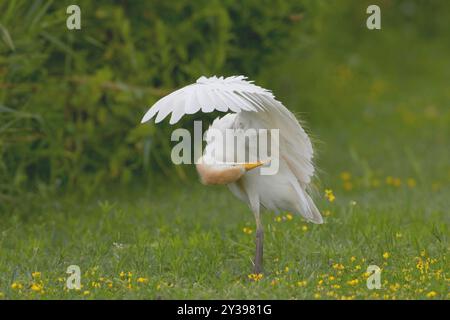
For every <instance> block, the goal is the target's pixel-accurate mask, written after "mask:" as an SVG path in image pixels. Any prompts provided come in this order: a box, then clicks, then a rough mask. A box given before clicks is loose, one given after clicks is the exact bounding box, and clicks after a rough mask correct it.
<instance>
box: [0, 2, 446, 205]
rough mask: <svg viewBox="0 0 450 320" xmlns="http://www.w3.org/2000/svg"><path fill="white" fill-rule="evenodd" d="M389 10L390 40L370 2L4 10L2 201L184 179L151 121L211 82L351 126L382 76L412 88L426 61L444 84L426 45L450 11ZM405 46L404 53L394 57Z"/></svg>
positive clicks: (439, 34) (380, 87) (0, 7)
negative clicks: (181, 91) (183, 91)
mask: <svg viewBox="0 0 450 320" xmlns="http://www.w3.org/2000/svg"><path fill="white" fill-rule="evenodd" d="M75 3H76V4H78V5H79V6H80V7H81V12H82V29H81V30H78V31H77V30H74V31H70V30H68V29H67V28H66V19H67V17H68V15H67V14H66V8H67V6H68V5H69V4H75ZM377 3H378V4H379V5H380V6H381V7H382V12H383V15H382V17H383V18H382V26H383V28H385V29H383V31H382V32H378V33H377V31H368V30H367V29H366V28H365V19H366V18H367V15H366V13H365V9H366V7H367V5H368V4H371V1H350V0H346V1H325V0H305V1H289V0H276V1H261V0H248V1H245V2H243V1H233V0H225V1H187V0H182V1H181V0H180V1H145V2H144V1H140V2H137V1H133V2H132V1H126V0H122V1H107V0H102V1H95V2H93V1H44V0H34V1H27V0H17V1H14V0H7V1H2V2H1V3H0V202H5V201H14V199H18V197H17V195H19V194H20V193H21V192H22V191H23V190H28V189H29V188H30V187H31V188H32V190H36V189H38V190H41V191H42V190H46V189H48V188H49V189H52V190H53V189H55V188H56V189H61V190H65V189H67V187H70V188H76V189H77V190H81V191H84V192H89V191H92V190H95V189H96V188H97V187H98V186H100V185H104V183H105V182H108V183H110V182H113V181H115V182H117V183H121V184H126V183H128V182H130V181H136V180H138V179H142V178H143V179H144V180H145V179H154V178H155V177H156V176H158V175H161V174H163V175H164V176H166V177H174V176H176V177H181V178H183V177H184V175H185V173H184V168H183V167H181V166H176V167H172V165H171V164H170V158H169V157H170V148H171V143H170V141H169V140H170V138H169V137H170V132H171V128H170V127H169V126H168V124H167V123H164V124H160V125H158V126H155V125H154V124H149V125H141V124H140V123H139V122H140V119H141V117H142V115H143V114H144V112H145V111H146V109H147V108H148V107H149V106H151V105H152V104H153V103H154V102H155V101H156V100H157V99H159V98H160V97H161V96H163V95H165V94H166V93H168V92H170V91H171V90H174V89H175V88H178V87H181V86H183V85H186V84H188V83H191V82H193V81H195V80H196V79H197V78H198V77H199V76H201V75H206V76H210V75H214V74H216V75H225V76H227V75H233V74H245V75H247V76H248V77H249V78H251V79H256V80H258V82H259V83H260V84H263V85H267V86H268V87H270V88H274V89H275V92H276V93H277V95H279V96H280V97H281V100H282V101H285V102H287V103H286V104H287V105H288V106H289V108H291V109H293V110H294V111H303V112H311V111H313V110H315V112H314V113H313V114H311V117H310V120H312V121H318V119H319V118H320V121H322V122H323V123H324V124H326V125H329V124H332V123H335V124H337V125H344V123H342V122H339V119H337V120H336V119H333V117H332V115H333V112H334V111H335V110H337V109H339V110H340V112H344V111H345V112H347V113H348V114H349V115H351V114H352V113H353V112H354V111H355V109H354V107H355V106H356V105H357V104H358V103H360V102H361V101H360V100H358V99H359V98H361V97H362V96H367V94H369V95H370V94H372V95H373V97H372V98H373V101H374V104H376V103H377V101H376V99H378V98H379V96H380V95H381V94H384V93H385V92H386V86H388V85H389V78H388V77H389V74H387V75H386V74H383V75H381V73H380V70H392V71H391V75H392V76H397V77H398V76H399V75H400V76H405V79H406V80H408V79H407V78H409V77H414V76H415V74H414V71H413V72H412V71H411V70H415V69H414V68H415V66H416V65H417V68H422V71H423V70H431V71H432V72H435V73H436V76H437V77H440V78H441V79H440V81H441V82H442V80H443V79H444V78H445V77H447V75H448V73H446V72H443V71H442V70H446V69H445V68H447V67H448V64H446V65H445V66H444V65H442V64H435V63H434V62H435V61H434V60H433V57H434V56H433V55H432V54H430V52H429V51H428V49H427V46H426V42H431V41H434V43H436V42H443V41H441V39H447V41H448V35H449V32H448V28H447V27H448V23H449V21H450V17H449V14H447V13H445V12H448V10H446V9H448V7H449V6H448V3H447V2H446V1H421V0H416V1H413V0H399V1H390V0H383V1H377ZM386 29H388V30H389V31H388V32H387V31H384V30H386ZM369 34H370V38H369ZM405 39H407V40H408V41H405ZM399 40H403V41H404V43H403V44H404V46H405V47H404V48H403V51H400V52H399V51H396V52H394V50H393V49H392V48H396V50H398V49H399V48H398V46H397V47H396V46H395V45H396V44H398V43H399ZM411 48H415V49H417V50H410V49H411ZM433 50H435V51H436V52H439V51H440V50H448V43H446V44H444V43H442V44H441V46H440V47H436V46H434V49H433ZM370 57H377V59H374V60H373V61H371V60H370ZM430 57H431V58H430ZM418 59H420V62H421V63H420V64H417V61H418ZM424 59H425V60H426V59H429V60H430V61H423V60H424ZM416 71H417V74H419V75H420V74H423V73H420V70H416ZM403 72H404V73H405V74H402V73H403ZM417 74H416V76H417ZM439 74H440V75H439ZM377 81H378V82H377ZM358 85H360V87H357V86H358ZM367 88H372V89H371V90H373V92H372V93H370V92H369V93H367V91H365V89H367ZM430 88H431V86H430ZM357 89H361V90H359V91H358V90H357ZM397 89H399V90H401V88H397ZM298 90H300V95H298V94H297V92H298ZM427 90H428V88H427ZM430 90H431V89H430ZM387 91H388V92H389V90H387ZM391 93H392V92H391ZM430 95H433V92H430ZM299 96H300V98H299ZM331 98H336V99H335V100H332V101H330V99H331ZM284 99H286V100H284ZM366 110H369V111H368V112H370V110H371V109H370V106H368V107H367V108H366ZM195 117H202V116H201V115H195V116H193V117H188V118H186V119H184V120H183V121H182V122H181V123H180V125H181V126H183V125H184V126H187V124H188V123H190V121H192V119H193V118H195ZM206 117H207V118H208V117H211V115H208V116H206ZM208 119H209V118H208ZM341 119H343V118H341ZM347 124H348V123H347ZM174 172H175V174H174Z"/></svg>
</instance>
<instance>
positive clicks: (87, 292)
mask: <svg viewBox="0 0 450 320" xmlns="http://www.w3.org/2000/svg"><path fill="white" fill-rule="evenodd" d="M90 294H91V293H90V292H89V291H88V290H86V291H83V295H85V296H88V295H90Z"/></svg>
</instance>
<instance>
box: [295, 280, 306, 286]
mask: <svg viewBox="0 0 450 320" xmlns="http://www.w3.org/2000/svg"><path fill="white" fill-rule="evenodd" d="M306 284H307V282H306V280H303V281H298V282H297V285H298V286H299V287H305V286H306Z"/></svg>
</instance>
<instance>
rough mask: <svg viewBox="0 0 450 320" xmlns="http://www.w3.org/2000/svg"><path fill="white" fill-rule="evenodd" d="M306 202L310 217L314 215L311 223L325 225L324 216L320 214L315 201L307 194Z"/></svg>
mask: <svg viewBox="0 0 450 320" xmlns="http://www.w3.org/2000/svg"><path fill="white" fill-rule="evenodd" d="M306 200H307V201H308V207H309V210H310V215H312V219H310V220H311V222H314V223H317V224H322V223H323V218H322V215H321V214H320V211H319V209H317V207H316V205H315V204H314V201H313V200H312V199H311V197H310V196H309V195H308V194H306Z"/></svg>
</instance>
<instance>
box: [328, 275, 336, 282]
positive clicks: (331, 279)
mask: <svg viewBox="0 0 450 320" xmlns="http://www.w3.org/2000/svg"><path fill="white" fill-rule="evenodd" d="M334 279H336V278H335V277H333V276H329V277H328V280H330V281H333V280H334Z"/></svg>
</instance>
